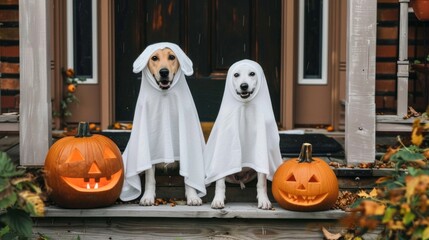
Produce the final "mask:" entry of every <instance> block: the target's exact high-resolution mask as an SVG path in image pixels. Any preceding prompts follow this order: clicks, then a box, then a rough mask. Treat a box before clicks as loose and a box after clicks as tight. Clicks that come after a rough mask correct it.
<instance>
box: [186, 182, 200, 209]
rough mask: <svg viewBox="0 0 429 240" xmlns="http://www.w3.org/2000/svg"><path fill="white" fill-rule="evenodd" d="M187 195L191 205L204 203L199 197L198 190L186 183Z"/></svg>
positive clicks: (187, 200) (188, 202)
mask: <svg viewBox="0 0 429 240" xmlns="http://www.w3.org/2000/svg"><path fill="white" fill-rule="evenodd" d="M185 195H186V202H187V204H188V205H189V206H200V205H201V204H203V201H202V200H201V198H200V197H198V194H197V191H196V190H195V189H194V188H193V187H190V186H188V185H186V184H185Z"/></svg>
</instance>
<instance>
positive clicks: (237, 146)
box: [204, 60, 282, 209]
mask: <svg viewBox="0 0 429 240" xmlns="http://www.w3.org/2000/svg"><path fill="white" fill-rule="evenodd" d="M281 163H282V158H281V153H280V147H279V133H278V128H277V124H276V120H275V118H274V113H273V110H272V105H271V99H270V95H269V92H268V87H267V82H266V79H265V75H264V72H263V70H262V68H261V66H260V65H259V64H258V63H256V62H254V61H251V60H242V61H239V62H236V63H234V64H233V65H232V66H231V67H230V68H229V70H228V74H227V78H226V84H225V91H224V95H223V99H222V103H221V106H220V110H219V114H218V116H217V118H216V121H215V124H214V126H213V129H212V132H211V133H210V136H209V139H208V141H207V144H206V148H205V152H204V165H205V174H206V177H205V183H206V185H209V184H210V183H212V182H216V188H215V196H214V199H213V201H212V203H211V207H212V208H223V207H224V201H225V178H227V177H230V176H232V175H234V174H240V173H241V172H244V171H248V170H249V169H250V170H254V171H255V172H257V199H258V208H261V209H271V207H272V206H271V202H270V200H269V199H268V196H267V179H268V180H272V177H273V175H274V173H275V171H276V170H277V168H278V167H279V166H280V164H281Z"/></svg>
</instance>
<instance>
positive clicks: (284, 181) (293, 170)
mask: <svg viewBox="0 0 429 240" xmlns="http://www.w3.org/2000/svg"><path fill="white" fill-rule="evenodd" d="M311 150H312V149H311V144H309V143H304V144H303V145H302V148H301V153H300V155H299V157H298V158H293V159H289V160H288V161H285V162H283V163H282V165H280V167H279V168H278V169H277V170H276V172H275V174H274V177H273V181H272V193H273V196H274V199H275V200H276V201H277V203H278V204H279V205H280V206H281V207H282V208H285V209H288V210H293V211H320V210H327V209H329V208H331V207H332V206H333V205H334V204H335V202H336V200H337V198H338V180H337V177H336V176H335V173H334V171H332V169H331V168H330V167H329V165H328V164H327V163H326V162H325V161H323V160H322V159H319V158H312V153H311Z"/></svg>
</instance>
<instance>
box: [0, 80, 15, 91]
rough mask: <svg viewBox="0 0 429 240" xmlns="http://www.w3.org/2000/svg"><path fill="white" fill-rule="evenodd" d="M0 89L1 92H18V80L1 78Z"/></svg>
mask: <svg viewBox="0 0 429 240" xmlns="http://www.w3.org/2000/svg"><path fill="white" fill-rule="evenodd" d="M0 89H2V90H19V79H17V78H2V79H0Z"/></svg>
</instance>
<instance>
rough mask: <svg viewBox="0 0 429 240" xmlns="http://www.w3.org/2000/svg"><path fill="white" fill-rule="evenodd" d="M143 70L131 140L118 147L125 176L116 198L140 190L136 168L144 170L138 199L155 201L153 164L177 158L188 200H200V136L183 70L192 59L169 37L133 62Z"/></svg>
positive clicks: (189, 69)
mask: <svg viewBox="0 0 429 240" xmlns="http://www.w3.org/2000/svg"><path fill="white" fill-rule="evenodd" d="M133 67H134V70H133V71H134V72H135V73H138V72H140V71H142V82H141V87H140V92H139V96H138V99H137V104H136V110H135V114H134V120H133V129H132V131H131V136H130V140H129V142H128V145H127V147H126V149H125V151H124V153H123V160H124V166H125V181H124V186H123V188H122V192H121V196H120V198H121V199H122V200H123V201H129V200H133V199H135V198H137V197H138V196H140V194H141V182H140V177H139V173H141V172H143V171H145V190H144V194H143V197H142V198H141V199H140V205H144V206H150V205H154V203H155V196H156V192H155V188H156V187H155V185H156V183H155V167H154V166H155V164H158V163H172V162H174V161H178V160H180V175H182V176H183V177H184V179H185V196H186V198H187V204H188V205H201V204H202V201H201V198H200V197H202V196H204V195H205V194H206V189H205V185H204V165H203V164H204V163H203V151H204V145H205V144H204V137H203V133H202V129H201V125H200V121H199V118H198V114H197V110H196V108H195V104H194V101H193V99H192V95H191V92H190V90H189V87H188V85H187V83H186V79H185V75H187V76H189V75H192V73H193V69H192V62H191V60H190V59H189V58H188V57H187V56H186V55H185V53H184V52H183V51H182V49H180V47H179V46H177V45H176V44H173V43H157V44H153V45H150V46H148V47H147V48H146V49H145V50H144V51H143V53H142V54H141V55H140V56H139V57H138V58H137V59H136V61H135V62H134V64H133Z"/></svg>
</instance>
